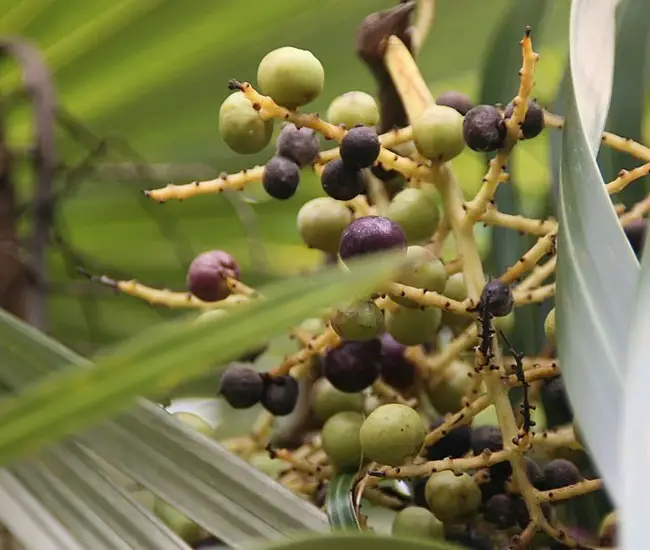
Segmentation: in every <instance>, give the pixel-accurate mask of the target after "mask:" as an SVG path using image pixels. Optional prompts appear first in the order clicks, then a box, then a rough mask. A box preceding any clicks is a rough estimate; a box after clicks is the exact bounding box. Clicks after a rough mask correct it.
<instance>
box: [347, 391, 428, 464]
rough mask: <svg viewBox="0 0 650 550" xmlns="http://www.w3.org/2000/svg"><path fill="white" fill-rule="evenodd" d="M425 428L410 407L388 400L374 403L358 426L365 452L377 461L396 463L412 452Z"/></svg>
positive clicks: (417, 445)
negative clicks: (372, 409)
mask: <svg viewBox="0 0 650 550" xmlns="http://www.w3.org/2000/svg"><path fill="white" fill-rule="evenodd" d="M426 434H427V431H426V429H425V427H424V423H423V422H422V418H421V417H420V415H419V414H418V413H417V412H416V411H415V410H413V409H412V408H411V407H407V406H406V405H400V404H397V403H390V404H388V405H381V406H379V407H377V408H376V409H375V410H374V411H372V413H370V415H369V416H368V418H366V420H365V421H364V423H363V426H361V432H360V434H359V437H360V439H361V447H362V449H363V454H364V456H366V457H368V458H369V459H370V460H373V461H374V462H378V463H379V464H388V465H390V466H399V465H401V464H403V463H404V461H405V460H406V459H408V458H411V457H413V456H415V455H416V454H417V453H418V451H419V450H420V447H422V443H423V442H424V437H425V436H426Z"/></svg>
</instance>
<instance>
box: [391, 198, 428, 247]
mask: <svg viewBox="0 0 650 550" xmlns="http://www.w3.org/2000/svg"><path fill="white" fill-rule="evenodd" d="M386 217H387V218H390V219H391V220H393V221H394V222H397V223H398V224H399V225H400V227H401V228H402V229H403V231H404V234H405V235H406V239H407V241H408V243H409V244H416V243H419V242H422V241H426V240H427V239H428V238H429V237H431V235H433V233H434V231H435V230H436V228H437V227H438V222H439V221H440V211H439V210H438V207H437V206H435V205H433V204H431V202H430V201H428V200H427V199H426V198H425V195H424V191H422V190H421V189H417V188H416V187H408V188H406V189H404V190H403V191H400V192H399V193H397V195H395V196H394V197H393V200H392V201H391V202H390V205H389V206H388V211H387V212H386Z"/></svg>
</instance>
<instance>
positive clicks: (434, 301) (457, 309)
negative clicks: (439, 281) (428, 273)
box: [386, 283, 475, 316]
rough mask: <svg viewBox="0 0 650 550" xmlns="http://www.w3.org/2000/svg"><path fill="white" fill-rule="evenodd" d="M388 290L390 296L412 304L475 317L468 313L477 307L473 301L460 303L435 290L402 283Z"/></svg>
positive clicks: (393, 284) (393, 285)
mask: <svg viewBox="0 0 650 550" xmlns="http://www.w3.org/2000/svg"><path fill="white" fill-rule="evenodd" d="M386 290H387V291H388V292H389V293H390V294H393V295H395V296H401V297H402V298H408V299H409V300H411V301H412V302H415V303H416V304H418V305H420V306H423V307H437V308H439V309H442V310H444V311H450V312H452V313H458V314H460V315H469V316H473V314H472V313H469V312H468V311H467V309H468V308H471V307H473V306H474V305H475V304H474V302H473V301H472V300H465V301H464V302H459V301H457V300H452V299H451V298H447V297H446V296H443V295H442V294H438V293H437V292H434V291H433V290H423V289H421V288H416V287H412V286H406V285H402V284H400V283H391V284H390V285H389V286H388V288H387V289H386Z"/></svg>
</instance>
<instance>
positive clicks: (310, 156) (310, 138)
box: [275, 122, 320, 168]
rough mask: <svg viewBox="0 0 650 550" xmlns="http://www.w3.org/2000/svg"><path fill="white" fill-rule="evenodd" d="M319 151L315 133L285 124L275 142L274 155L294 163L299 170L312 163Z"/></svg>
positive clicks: (308, 129) (289, 123) (309, 129)
mask: <svg viewBox="0 0 650 550" xmlns="http://www.w3.org/2000/svg"><path fill="white" fill-rule="evenodd" d="M319 151H320V144H319V142H318V136H317V135H316V132H314V130H312V129H311V128H306V127H305V128H298V127H296V125H295V124H292V123H291V122H287V123H285V124H284V126H282V130H280V134H279V135H278V137H277V139H276V140H275V153H276V155H279V156H281V157H284V158H287V159H289V160H291V161H293V162H295V163H296V164H297V165H298V166H300V167H301V168H302V167H303V166H307V165H309V164H311V163H313V162H314V161H315V160H316V157H317V156H318V153H319Z"/></svg>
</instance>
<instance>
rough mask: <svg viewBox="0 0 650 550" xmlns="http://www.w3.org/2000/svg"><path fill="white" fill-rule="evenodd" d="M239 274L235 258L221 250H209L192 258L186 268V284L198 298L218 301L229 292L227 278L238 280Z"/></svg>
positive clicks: (205, 300) (206, 300)
mask: <svg viewBox="0 0 650 550" xmlns="http://www.w3.org/2000/svg"><path fill="white" fill-rule="evenodd" d="M240 275H241V272H240V271H239V266H238V265H237V262H236V261H235V258H233V257H232V256H231V255H230V254H228V253H227V252H224V251H223V250H210V251H208V252H204V253H203V254H199V255H198V256H197V257H196V258H194V261H193V262H192V263H191V264H190V267H189V269H188V270H187V278H186V284H187V288H188V290H189V291H190V292H191V293H192V294H194V296H196V297H197V298H198V299H199V300H203V301H204V302H218V301H219V300H223V299H225V298H227V297H228V296H229V295H230V293H231V291H230V288H229V286H228V279H235V280H239V277H240Z"/></svg>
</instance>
